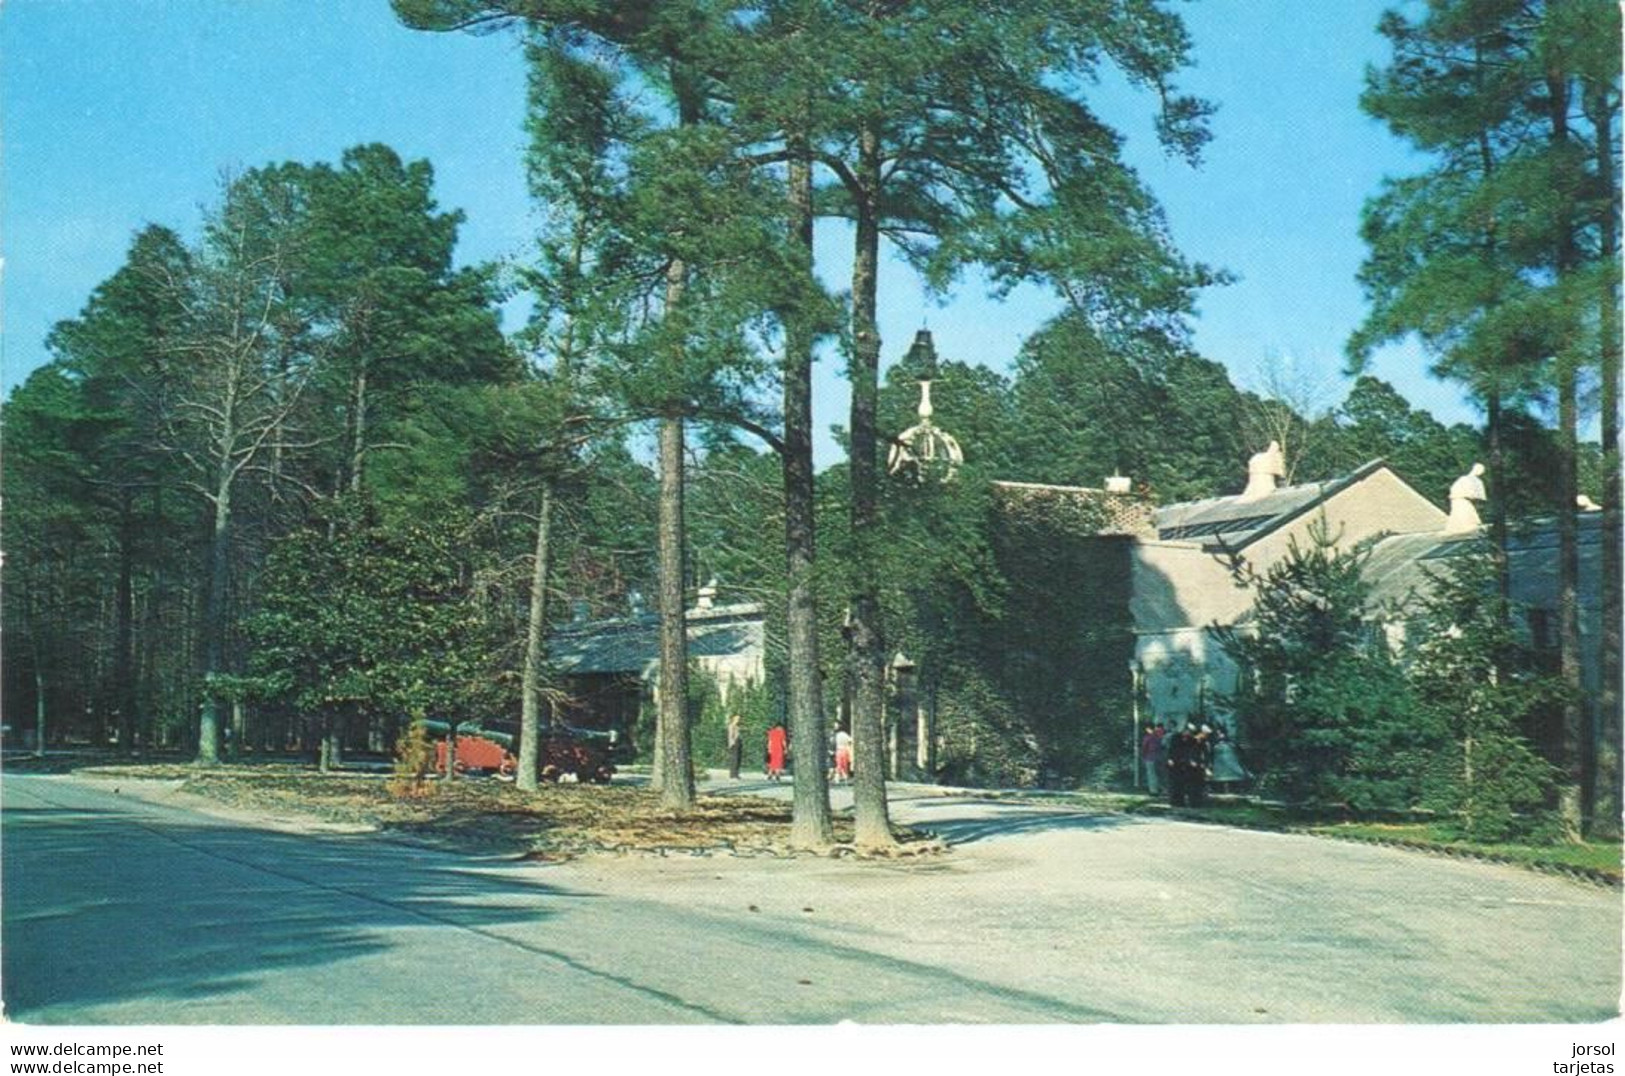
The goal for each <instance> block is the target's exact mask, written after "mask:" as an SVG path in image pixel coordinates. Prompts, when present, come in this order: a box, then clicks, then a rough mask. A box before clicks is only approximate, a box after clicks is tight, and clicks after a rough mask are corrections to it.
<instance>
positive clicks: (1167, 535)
mask: <svg viewBox="0 0 1625 1076" xmlns="http://www.w3.org/2000/svg"><path fill="white" fill-rule="evenodd" d="M1387 466H1388V465H1387V464H1386V463H1384V462H1383V461H1382V460H1372V461H1371V462H1369V463H1367V464H1364V465H1363V466H1361V467H1359V468H1357V469H1355V470H1354V471H1351V472H1350V473H1349V474H1346V475H1344V476H1342V477H1341V478H1334V479H1331V480H1329V481H1326V482H1309V483H1305V484H1303V485H1298V486H1285V487H1283V488H1281V489H1278V490H1276V491H1275V492H1273V493H1268V494H1265V495H1264V496H1262V497H1257V498H1254V499H1253V500H1242V499H1241V497H1240V496H1234V495H1233V496H1229V497H1209V498H1207V499H1206V500H1201V501H1185V502H1183V503H1180V504H1167V505H1163V506H1162V507H1161V508H1158V509H1157V510H1156V512H1155V513H1154V515H1153V521H1154V522H1155V525H1156V528H1157V537H1158V538H1159V539H1161V540H1163V541H1167V542H1195V543H1198V544H1200V545H1201V546H1202V548H1204V549H1232V550H1239V549H1242V548H1244V547H1246V546H1248V545H1251V544H1252V543H1253V542H1256V541H1258V540H1259V539H1260V538H1262V537H1264V536H1265V535H1267V534H1269V533H1271V532H1272V531H1275V530H1278V529H1279V528H1281V527H1284V526H1286V525H1287V524H1288V523H1290V522H1292V521H1293V520H1294V519H1297V518H1299V517H1300V516H1302V515H1303V514H1304V513H1306V512H1308V511H1310V510H1311V509H1314V508H1317V507H1319V506H1320V505H1322V504H1324V503H1325V502H1326V501H1327V500H1329V499H1331V498H1332V497H1334V496H1336V495H1337V494H1338V493H1341V492H1342V491H1343V490H1345V489H1348V488H1349V487H1350V486H1353V485H1355V484H1356V483H1358V482H1361V481H1363V480H1365V479H1366V478H1368V477H1370V476H1371V475H1373V474H1376V473H1377V472H1378V471H1380V470H1384V469H1386V468H1387Z"/></svg>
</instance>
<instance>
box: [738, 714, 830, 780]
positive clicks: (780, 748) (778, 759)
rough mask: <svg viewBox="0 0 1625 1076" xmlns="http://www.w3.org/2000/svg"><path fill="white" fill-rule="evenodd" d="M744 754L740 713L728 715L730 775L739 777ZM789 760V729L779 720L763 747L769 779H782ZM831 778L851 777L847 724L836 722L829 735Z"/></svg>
mask: <svg viewBox="0 0 1625 1076" xmlns="http://www.w3.org/2000/svg"><path fill="white" fill-rule="evenodd" d="M744 757H745V736H744V732H743V731H742V730H741V728H740V718H739V715H738V714H730V715H729V716H728V776H729V777H731V778H733V779H734V780H736V781H737V780H738V779H739V769H740V766H741V764H742V763H743V762H744ZM789 760H790V730H789V729H787V728H785V727H784V722H782V721H776V722H774V723H773V727H772V728H770V729H768V730H767V743H766V746H765V749H764V751H763V757H762V768H763V770H764V772H765V773H766V776H767V779H768V780H769V781H782V780H783V779H784V767H785V764H786V763H787V762H789ZM829 779H830V780H831V781H833V782H835V783H836V784H844V783H846V782H847V781H850V780H851V779H852V734H851V733H850V732H848V731H847V730H846V728H845V727H844V726H837V727H836V729H835V731H834V733H833V734H832V735H831V737H830V760H829Z"/></svg>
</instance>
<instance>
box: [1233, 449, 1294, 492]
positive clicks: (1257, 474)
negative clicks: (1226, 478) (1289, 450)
mask: <svg viewBox="0 0 1625 1076" xmlns="http://www.w3.org/2000/svg"><path fill="white" fill-rule="evenodd" d="M1285 474H1286V457H1285V456H1284V455H1282V453H1281V443H1280V442H1279V441H1271V442H1270V446H1269V447H1268V448H1266V449H1265V450H1264V451H1262V452H1255V453H1253V456H1252V458H1251V459H1249V460H1248V461H1247V488H1246V489H1244V490H1242V491H1241V496H1239V497H1237V498H1236V500H1238V501H1256V500H1258V499H1260V498H1262V497H1268V496H1269V495H1270V494H1271V493H1274V492H1275V488H1276V486H1277V485H1279V483H1280V479H1281V477H1282V476H1283V475H1285Z"/></svg>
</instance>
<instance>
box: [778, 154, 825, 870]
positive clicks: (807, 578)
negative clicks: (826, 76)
mask: <svg viewBox="0 0 1625 1076" xmlns="http://www.w3.org/2000/svg"><path fill="white" fill-rule="evenodd" d="M790 234H791V241H792V242H793V243H795V244H796V246H797V250H798V253H799V252H801V251H805V253H806V257H807V264H808V266H809V267H810V266H811V264H812V256H813V251H812V245H813V206H812V168H811V166H810V165H808V164H807V163H806V162H805V161H804V160H802V159H799V158H798V159H796V160H795V161H793V162H792V163H791V165H790ZM812 364H813V341H812V334H811V332H810V330H809V329H808V327H807V325H806V321H805V318H804V317H803V316H801V315H800V314H799V312H797V311H791V312H790V314H789V316H788V317H786V318H785V343H784V460H783V462H784V548H785V581H786V594H785V599H786V600H785V644H786V649H787V651H788V665H789V685H788V686H789V700H788V701H789V709H790V735H791V736H792V737H793V738H794V742H795V743H796V744H797V745H799V746H800V748H801V752H802V758H803V759H807V758H812V759H814V760H818V759H822V758H823V757H824V755H825V750H826V745H825V742H824V740H825V736H826V729H825V727H824V714H823V706H822V702H823V700H822V698H821V695H822V687H821V685H820V683H819V675H818V608H817V605H816V597H815V591H814V588H813V568H814V556H815V533H816V532H815V520H814V507H813V506H814V482H813V415H812ZM794 795H795V799H794V803H793V807H792V813H791V818H790V845H791V847H793V848H800V849H806V850H819V849H823V848H827V847H828V846H829V845H830V844H831V843H832V842H833V841H834V839H835V834H834V828H833V825H832V823H831V821H830V809H829V777H828V774H827V773H825V771H824V767H823V766H822V765H810V766H809V765H805V764H803V765H800V766H797V767H796V769H795V792H794Z"/></svg>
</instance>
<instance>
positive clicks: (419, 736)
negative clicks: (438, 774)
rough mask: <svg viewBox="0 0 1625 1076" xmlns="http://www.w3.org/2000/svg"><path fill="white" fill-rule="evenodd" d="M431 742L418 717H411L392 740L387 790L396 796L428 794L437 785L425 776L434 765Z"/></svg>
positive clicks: (415, 796)
mask: <svg viewBox="0 0 1625 1076" xmlns="http://www.w3.org/2000/svg"><path fill="white" fill-rule="evenodd" d="M434 759H435V745H434V744H433V743H431V742H430V740H429V733H428V730H427V729H425V728H424V726H423V723H422V722H421V721H413V722H412V723H411V725H410V727H409V728H408V729H407V730H406V734H405V735H404V736H402V737H401V738H400V739H399V740H397V741H396V742H395V776H394V777H393V778H392V779H391V780H390V782H389V793H390V795H392V796H395V797H397V798H400V799H418V798H420V797H423V796H432V795H434V793H435V789H436V788H437V787H439V786H437V785H436V784H434V782H432V781H430V780H429V771H431V770H432V769H434Z"/></svg>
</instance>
